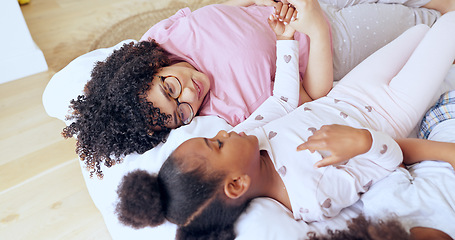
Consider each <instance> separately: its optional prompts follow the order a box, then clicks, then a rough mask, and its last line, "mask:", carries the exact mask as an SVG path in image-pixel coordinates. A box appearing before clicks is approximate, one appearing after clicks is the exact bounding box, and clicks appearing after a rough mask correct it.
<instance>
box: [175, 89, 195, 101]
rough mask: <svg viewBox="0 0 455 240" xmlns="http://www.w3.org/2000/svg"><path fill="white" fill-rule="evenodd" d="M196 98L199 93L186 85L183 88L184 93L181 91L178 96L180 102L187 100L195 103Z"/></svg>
mask: <svg viewBox="0 0 455 240" xmlns="http://www.w3.org/2000/svg"><path fill="white" fill-rule="evenodd" d="M196 99H197V93H196V92H195V91H194V90H193V89H191V88H189V87H184V88H183V89H182V93H180V96H179V98H178V100H179V102H186V103H190V104H191V103H194V102H195V100H196Z"/></svg>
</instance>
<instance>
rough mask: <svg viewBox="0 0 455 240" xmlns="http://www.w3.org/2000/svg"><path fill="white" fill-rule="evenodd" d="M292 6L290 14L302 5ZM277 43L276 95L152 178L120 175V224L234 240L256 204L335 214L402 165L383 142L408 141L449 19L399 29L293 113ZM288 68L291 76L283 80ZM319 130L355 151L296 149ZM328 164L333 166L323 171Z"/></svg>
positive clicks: (450, 29)
mask: <svg viewBox="0 0 455 240" xmlns="http://www.w3.org/2000/svg"><path fill="white" fill-rule="evenodd" d="M290 2H291V3H292V4H293V5H294V6H295V7H296V8H297V10H300V8H301V7H302V4H303V2H301V1H290ZM305 17H306V16H305V15H303V16H301V15H299V17H298V19H297V21H296V22H292V23H291V26H293V27H295V28H296V29H297V30H302V29H301V28H305V27H307V26H305V25H304V24H303V22H304V18H305ZM306 29H308V28H306ZM282 44H283V45H285V44H289V43H288V42H281V41H280V42H278V45H277V66H279V67H278V69H277V76H276V83H275V88H274V95H273V97H271V98H269V99H268V100H267V101H266V102H265V103H264V104H263V105H262V106H261V107H260V108H258V110H257V111H256V112H255V113H253V114H252V115H251V117H250V118H249V119H248V120H247V121H245V123H242V124H240V125H239V126H237V127H236V128H234V131H232V132H230V133H227V132H224V131H221V132H219V133H218V134H217V135H216V136H215V137H214V138H212V139H204V138H195V139H190V140H188V141H186V142H185V143H183V144H182V145H180V146H179V147H178V148H177V149H176V150H175V151H174V152H173V153H172V154H171V156H170V157H169V158H168V159H167V160H166V162H165V163H164V164H163V166H162V168H161V169H160V171H159V173H158V175H150V174H148V173H146V172H133V173H131V174H129V175H127V176H126V177H125V179H124V182H123V183H122V184H121V186H120V187H119V191H118V192H119V198H120V202H119V204H118V206H117V207H118V214H119V218H120V220H121V221H123V222H124V223H126V224H129V225H131V226H134V227H143V226H156V225H158V224H161V223H162V222H163V221H165V220H168V221H170V222H173V223H175V224H177V225H178V226H179V228H178V233H177V236H178V237H179V238H185V237H187V236H194V237H198V236H199V237H200V236H209V235H210V236H213V235H217V234H219V235H220V236H224V234H225V233H228V234H227V235H228V238H233V236H234V233H233V230H232V229H233V228H232V227H233V224H234V222H235V220H236V219H237V217H238V216H239V215H240V213H241V212H242V211H243V210H244V209H245V207H246V206H247V204H248V203H249V201H251V199H254V198H256V197H271V198H274V199H275V200H277V201H278V202H280V203H281V204H283V205H284V206H285V207H286V208H288V209H289V210H290V211H292V214H293V216H294V218H295V219H296V220H305V221H308V222H311V221H320V220H324V219H326V218H327V217H332V216H335V215H337V214H338V213H339V211H340V210H341V209H342V208H344V207H347V206H349V205H351V204H352V203H354V202H355V201H356V200H358V198H359V194H360V193H363V192H365V191H367V190H368V189H369V187H370V186H371V185H372V184H373V183H375V182H376V181H378V180H380V179H382V178H383V177H385V176H387V175H388V174H389V173H390V172H392V171H393V170H394V169H395V168H396V167H397V166H398V164H399V163H400V162H401V160H402V155H401V151H400V148H399V147H398V145H397V143H396V142H395V141H393V139H391V138H390V137H389V136H391V137H393V138H402V137H405V136H407V135H408V134H409V132H410V131H411V130H412V128H413V126H415V125H416V124H417V121H418V120H419V119H420V117H421V116H422V115H423V113H424V111H425V109H426V108H427V106H428V105H429V103H430V101H431V98H432V96H433V95H434V93H435V92H436V90H437V89H438V86H439V84H440V83H441V82H442V80H443V79H444V76H445V75H446V73H447V71H448V69H449V67H450V66H451V64H452V62H453V60H454V58H455V12H450V13H447V14H446V15H444V16H443V17H441V19H440V20H438V22H437V23H436V24H435V25H434V26H433V27H432V28H431V29H430V30H429V31H428V28H427V27H425V26H417V27H414V28H412V29H410V30H408V31H406V32H405V33H404V34H403V35H402V36H400V37H399V38H397V39H396V40H394V41H393V42H391V43H390V44H388V45H387V46H385V47H384V48H382V49H380V50H379V51H377V52H375V53H374V54H373V55H372V56H370V57H369V58H367V59H366V60H365V61H363V62H362V63H361V64H360V65H358V66H357V67H356V68H355V69H354V70H353V71H351V72H350V73H349V74H348V75H347V76H346V77H345V78H343V80H342V81H340V83H339V84H338V85H336V86H335V87H334V89H333V90H332V91H331V92H330V93H329V94H328V96H327V97H323V98H320V99H318V100H315V101H313V102H309V103H305V104H303V105H302V106H300V107H299V108H298V109H296V110H294V111H293V108H294V107H295V106H296V105H297V102H298V97H297V96H298V94H295V91H292V90H293V89H294V90H295V85H296V84H298V83H299V80H298V73H297V71H295V69H296V65H297V64H296V61H297V60H296V59H295V58H297V54H295V48H296V46H295V45H291V46H290V48H288V49H284V48H282V47H283V46H281V45H282ZM292 48H294V49H292ZM282 50H284V52H281V51H282ZM291 50H292V51H291ZM397 52H400V53H402V54H401V55H398V56H397V54H396V53H397ZM290 64H291V65H292V68H291V69H294V71H292V72H291V73H290V76H289V75H285V76H282V74H287V73H288V72H289V69H286V68H289V65H290ZM283 77H285V78H286V79H285V80H283ZM289 79H292V81H288V80H289ZM428 79H432V81H431V82H430V81H428ZM280 81H285V82H283V83H281V82H280ZM283 85H285V86H283ZM328 124H331V125H329V126H326V125H328ZM250 126H254V127H255V128H254V129H250ZM318 129H321V130H320V131H321V132H324V131H325V130H328V131H329V130H330V131H331V129H334V131H335V132H336V133H340V135H345V134H346V133H348V134H349V135H347V136H350V138H355V139H357V144H356V145H351V146H350V147H349V149H347V151H343V152H341V154H339V153H340V151H338V152H335V151H332V150H331V149H328V150H329V151H330V152H331V155H329V154H328V153H327V152H325V151H319V152H316V151H315V152H313V153H311V152H310V151H296V147H297V145H299V144H300V143H301V141H302V140H303V141H304V142H306V143H308V142H310V137H311V136H312V134H313V133H316V131H317V130H318ZM324 129H325V130H324ZM330 131H329V132H330ZM236 132H239V133H240V134H237V133H236ZM244 132H246V133H244ZM382 132H384V133H386V134H384V133H382ZM352 134H354V135H355V137H352ZM307 140H308V141H307ZM306 148H307V146H305V145H304V146H302V149H306ZM327 159H329V160H330V161H329V162H330V164H336V165H335V166H328V167H321V166H324V165H325V164H326V162H325V160H327ZM332 161H335V162H332ZM312 165H314V166H316V167H317V168H313V167H312ZM144 209H146V210H145V211H144ZM221 239H223V238H221Z"/></svg>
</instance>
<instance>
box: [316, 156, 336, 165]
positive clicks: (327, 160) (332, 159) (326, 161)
mask: <svg viewBox="0 0 455 240" xmlns="http://www.w3.org/2000/svg"><path fill="white" fill-rule="evenodd" d="M336 163H338V161H337V158H336V157H334V156H329V157H326V158H323V159H322V160H320V161H317V162H316V163H315V164H314V165H313V167H315V168H320V167H326V166H329V165H333V164H336Z"/></svg>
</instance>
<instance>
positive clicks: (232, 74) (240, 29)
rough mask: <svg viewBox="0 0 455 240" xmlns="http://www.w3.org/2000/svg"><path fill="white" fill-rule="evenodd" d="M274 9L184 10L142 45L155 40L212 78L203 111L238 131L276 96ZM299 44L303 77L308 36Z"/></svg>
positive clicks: (159, 26)
mask: <svg viewBox="0 0 455 240" xmlns="http://www.w3.org/2000/svg"><path fill="white" fill-rule="evenodd" d="M272 10H273V9H272V8H269V7H259V6H250V7H234V6H227V5H209V6H206V7H203V8H200V9H198V10H196V11H194V12H192V13H190V12H189V9H183V10H180V11H179V12H178V13H177V14H176V15H174V16H173V17H171V18H169V19H166V20H163V21H161V22H159V23H158V24H157V25H155V26H153V27H152V28H151V29H150V30H149V31H148V32H147V33H146V34H145V35H144V37H142V39H141V40H147V39H149V38H153V39H155V40H156V41H157V42H158V43H159V44H161V46H162V47H163V48H165V49H166V50H167V51H169V52H170V53H172V54H174V55H176V56H177V57H178V58H180V59H183V60H185V61H187V62H189V63H190V64H192V65H193V66H194V67H195V68H196V69H197V70H199V71H201V72H203V73H205V74H207V76H208V77H209V78H210V81H211V89H210V92H209V94H208V96H207V97H206V99H205V101H204V105H203V106H202V108H201V109H200V111H199V114H200V115H217V116H219V117H221V118H223V119H225V120H226V121H227V122H228V123H229V124H231V125H233V126H235V125H237V124H238V123H240V122H242V121H243V120H244V119H246V118H247V117H248V116H249V115H250V114H251V113H252V112H253V111H254V110H255V109H256V108H257V107H259V105H261V103H262V102H264V101H265V100H266V99H267V98H268V97H269V96H271V93H272V81H273V78H274V75H275V60H276V52H275V51H276V50H275V49H276V47H275V45H276V36H275V34H274V32H273V31H272V30H271V29H270V27H269V25H268V22H267V18H268V17H269V15H270V13H271V12H272ZM296 40H299V43H300V44H299V48H300V49H299V53H300V64H299V70H300V72H301V73H303V72H304V71H305V68H306V65H307V61H308V44H307V41H308V39H307V36H306V35H304V34H296Z"/></svg>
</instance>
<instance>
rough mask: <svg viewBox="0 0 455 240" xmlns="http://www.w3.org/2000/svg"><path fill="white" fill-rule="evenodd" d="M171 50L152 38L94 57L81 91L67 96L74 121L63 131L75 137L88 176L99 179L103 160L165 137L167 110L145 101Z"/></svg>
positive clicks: (109, 163)
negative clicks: (96, 59)
mask: <svg viewBox="0 0 455 240" xmlns="http://www.w3.org/2000/svg"><path fill="white" fill-rule="evenodd" d="M169 56H170V54H169V53H168V52H166V51H165V50H164V49H163V48H161V47H160V46H159V44H158V43H156V42H155V41H153V40H152V41H151V42H148V41H143V42H138V43H136V44H134V43H129V44H124V45H123V46H122V47H121V48H120V49H119V50H115V51H114V52H113V53H112V54H111V55H110V56H109V57H108V58H107V59H106V60H105V61H102V62H97V63H96V65H95V67H94V69H93V71H92V74H91V79H90V81H88V82H87V84H86V85H85V89H84V94H83V95H79V96H78V97H77V99H73V100H72V101H71V104H70V107H71V108H72V110H73V112H72V114H71V115H70V116H68V117H67V119H69V120H74V122H73V123H71V125H69V126H67V127H65V128H64V129H63V132H62V135H63V136H64V137H65V138H70V137H73V136H75V137H76V138H77V142H76V153H77V154H78V155H79V157H80V159H81V161H84V163H85V165H86V167H87V170H89V171H90V176H93V174H94V173H96V175H97V176H98V178H100V179H102V178H103V173H102V171H101V169H100V164H101V163H103V162H104V165H106V166H107V167H111V166H113V165H115V164H116V163H120V162H121V161H122V157H123V156H125V155H127V154H130V153H134V152H137V153H139V154H142V153H144V152H146V151H147V150H149V149H151V148H153V147H155V146H156V145H158V144H160V143H161V142H165V140H166V137H167V135H168V134H169V132H170V129H169V128H166V127H165V123H166V122H167V121H168V119H169V117H170V116H169V115H166V114H164V113H161V112H160V109H159V108H156V107H154V106H153V103H151V102H148V101H147V100H146V93H147V90H148V89H149V87H150V85H149V84H150V83H151V81H152V80H153V77H154V75H155V74H156V73H157V72H158V71H159V70H160V69H161V68H163V67H166V66H169V65H170V60H169ZM157 129H159V130H157Z"/></svg>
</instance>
